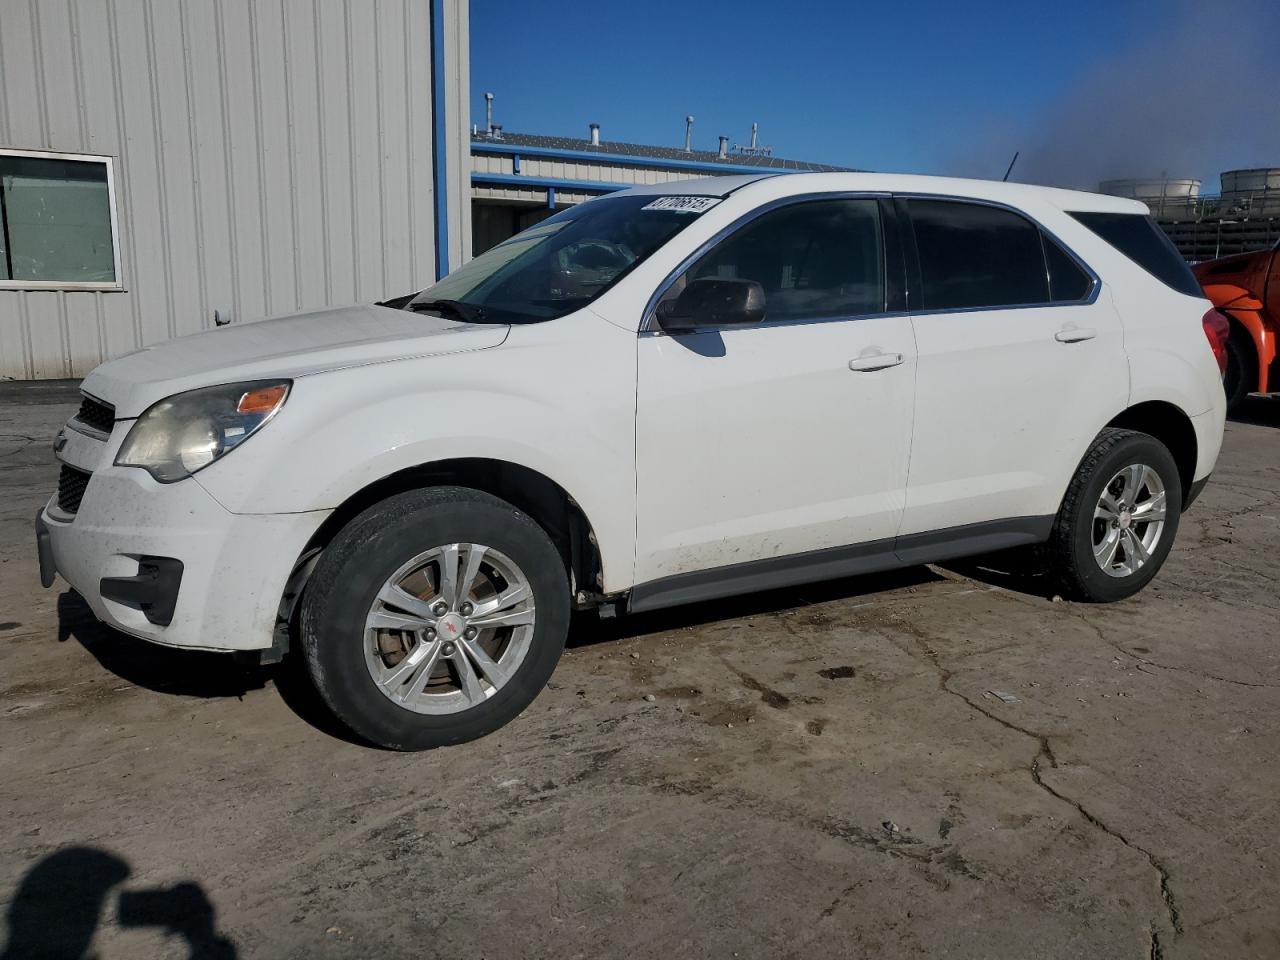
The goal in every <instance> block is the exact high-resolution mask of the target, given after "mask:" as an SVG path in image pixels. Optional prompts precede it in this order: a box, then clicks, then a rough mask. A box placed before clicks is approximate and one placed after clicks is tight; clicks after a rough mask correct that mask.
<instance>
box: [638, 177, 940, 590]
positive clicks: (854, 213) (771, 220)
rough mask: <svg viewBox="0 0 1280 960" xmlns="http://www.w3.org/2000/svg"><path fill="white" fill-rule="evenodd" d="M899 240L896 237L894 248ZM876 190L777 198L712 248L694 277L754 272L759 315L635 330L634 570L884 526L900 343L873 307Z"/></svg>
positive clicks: (878, 294) (682, 568)
mask: <svg viewBox="0 0 1280 960" xmlns="http://www.w3.org/2000/svg"><path fill="white" fill-rule="evenodd" d="M895 254H896V248H895ZM884 262H885V243H884V237H883V234H882V231H881V222H880V213H879V205H878V202H877V200H876V199H874V198H864V197H845V198H838V199H821V200H808V201H804V202H792V203H790V204H787V205H785V206H781V207H779V208H777V209H774V210H770V211H766V212H763V213H761V214H759V215H758V216H757V217H756V218H755V219H753V220H751V221H750V222H748V223H746V224H744V225H742V226H741V227H739V228H738V229H737V230H736V231H734V232H732V233H730V234H729V236H728V237H727V238H726V239H724V240H722V241H720V242H719V243H718V244H716V245H714V246H712V247H711V248H710V249H709V250H708V251H707V252H706V253H705V254H704V255H703V256H702V257H701V258H700V259H698V260H696V261H695V262H694V264H693V265H692V266H691V267H689V268H688V270H687V271H686V272H685V273H684V274H683V275H682V276H681V277H679V278H678V279H677V280H676V281H675V284H674V285H673V286H672V288H671V290H670V291H669V292H668V295H670V296H674V295H675V294H676V293H678V292H679V290H680V289H682V285H683V284H684V283H685V282H687V281H689V280H692V279H697V278H700V277H719V278H737V279H747V280H755V281H757V282H759V283H760V284H761V286H762V287H763V288H764V292H765V297H766V316H765V320H764V322H763V323H759V324H754V325H751V326H742V327H720V328H716V327H707V328H705V329H703V330H700V331H699V332H696V333H692V334H684V335H677V336H669V335H667V334H665V333H663V332H662V331H661V330H658V329H651V330H650V331H649V332H642V333H641V335H640V341H639V345H638V347H639V357H638V362H639V370H638V396H637V413H636V469H637V480H638V518H637V528H636V537H637V557H636V580H637V582H638V583H644V582H646V581H651V580H656V579H660V578H665V577H672V576H676V575H678V574H688V573H693V572H696V571H703V570H709V569H713V568H721V567H728V566H733V565H736V564H742V563H749V562H752V561H758V560H765V559H771V558H788V557H794V556H795V555H797V554H803V553H807V552H810V551H817V550H822V549H824V548H829V547H838V546H843V545H848V544H855V543H864V542H866V541H883V549H884V550H886V551H888V550H890V549H891V548H892V538H893V537H894V535H895V534H896V532H897V528H898V524H899V523H900V521H901V519H902V505H903V489H904V486H905V484H906V478H907V455H908V451H909V449H910V440H911V415H912V414H911V406H912V393H913V389H914V385H913V380H914V376H915V345H914V341H913V338H912V333H911V323H910V320H909V318H908V317H907V316H906V315H905V313H904V312H896V313H887V312H886V310H885V296H886V294H885V267H884Z"/></svg>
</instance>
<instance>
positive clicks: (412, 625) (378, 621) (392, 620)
mask: <svg viewBox="0 0 1280 960" xmlns="http://www.w3.org/2000/svg"><path fill="white" fill-rule="evenodd" d="M431 622H432V623H434V622H435V621H434V620H433V621H431ZM430 625H431V624H430V623H428V622H427V621H426V620H423V619H421V618H419V617H414V616H410V615H409V614H407V613H396V612H395V611H394V610H374V611H372V612H371V613H370V614H369V616H368V617H367V618H366V619H365V626H367V627H368V628H369V629H370V630H425V629H426V628H427V627H429V626H430Z"/></svg>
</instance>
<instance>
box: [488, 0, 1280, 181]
mask: <svg viewBox="0 0 1280 960" xmlns="http://www.w3.org/2000/svg"><path fill="white" fill-rule="evenodd" d="M1225 6H1235V7H1236V8H1237V10H1236V15H1235V16H1231V17H1226V16H1225V15H1224V14H1222V12H1221V11H1222V10H1223V8H1224V7H1225ZM1224 21H1225V22H1224ZM1242 23H1245V24H1248V23H1253V24H1255V25H1256V26H1257V31H1259V32H1260V34H1261V35H1268V34H1269V35H1270V36H1277V35H1280V3H1276V2H1271V0H1220V2H1219V3H1217V4H1214V3H1207V2H1204V3H1194V2H1192V0H1168V2H1153V0H1148V2H1124V0H1107V2H1104V0H1071V2H1069V3H1062V2H1054V3H1037V2H1034V0H1033V2H1025V0H1024V2H1021V3H1018V2H999V3H998V2H990V0H978V2H959V0H956V2H897V3H876V4H863V3H840V2H822V0H794V2H778V0H772V2H767V3H766V2H761V0H738V2H734V3H714V4H698V3H697V2H696V0H684V2H672V0H647V2H644V3H635V2H634V0H633V2H631V3H626V4H623V3H610V2H601V3H597V4H594V5H593V4H584V3H582V2H580V0H579V2H576V3H568V2H564V0H543V2H541V3H538V4H518V5H517V4H513V3H510V2H498V0H471V40H472V56H471V86H472V120H473V122H478V123H483V120H484V100H483V93H484V91H486V90H492V91H493V92H494V93H495V95H496V97H497V99H496V101H495V120H496V121H497V122H499V123H502V124H503V126H504V127H505V128H506V129H507V130H509V131H519V132H527V133H548V134H560V135H569V136H586V130H587V124H588V122H590V121H596V122H599V123H600V124H601V126H602V136H603V137H604V138H605V139H613V140H628V141H634V142H644V143H655V144H669V145H679V144H680V143H681V142H682V138H683V135H684V117H685V115H686V114H689V113H691V114H693V115H694V116H695V117H696V118H697V120H696V122H695V125H694V142H695V146H697V147H700V148H703V149H715V147H716V144H717V136H718V135H719V134H726V135H728V136H729V137H731V138H732V139H731V142H732V143H741V142H745V141H746V139H747V137H748V136H749V133H750V126H751V122H752V121H753V120H755V121H758V122H759V124H760V131H761V142H762V143H763V144H765V145H768V146H772V147H773V148H774V152H775V153H776V154H778V155H780V156H787V157H796V158H801V159H807V160H815V161H822V162H827V163H835V164H840V165H844V166H854V167H864V168H868V169H874V170H895V171H909V172H919V173H963V174H967V175H978V176H994V177H999V176H1001V175H1002V174H1003V173H1004V166H1005V165H1006V164H1007V163H1008V160H1009V158H1010V156H1012V153H1013V150H1014V149H1022V150H1023V151H1024V158H1026V157H1031V158H1032V159H1031V160H1029V161H1027V162H1029V163H1030V169H1029V171H1028V173H1029V174H1030V175H1032V176H1035V175H1039V178H1040V179H1043V180H1057V181H1063V180H1072V179H1078V180H1083V181H1087V180H1088V179H1089V178H1091V177H1095V178H1096V177H1097V176H1112V175H1142V176H1146V175H1156V174H1159V173H1161V172H1163V170H1164V169H1165V168H1167V167H1168V166H1169V165H1170V164H1172V165H1174V166H1175V168H1176V169H1168V173H1169V174H1170V175H1178V176H1203V177H1205V178H1206V179H1208V178H1210V177H1213V176H1215V175H1216V173H1217V172H1218V170H1219V169H1221V168H1222V167H1223V166H1232V165H1234V166H1247V165H1253V164H1255V163H1257V164H1261V163H1266V164H1271V163H1276V164H1280V141H1278V140H1277V136H1276V135H1275V134H1273V133H1272V132H1270V131H1269V130H1268V131H1263V132H1262V133H1257V132H1256V131H1255V132H1254V133H1251V134H1249V137H1252V138H1253V139H1252V140H1249V137H1246V140H1248V142H1245V143H1241V142H1239V137H1238V136H1235V135H1231V136H1223V135H1222V134H1221V133H1220V132H1219V131H1213V132H1212V133H1213V135H1215V136H1220V137H1222V138H1223V139H1226V140H1227V141H1228V142H1227V143H1222V142H1220V140H1218V141H1214V142H1210V140H1209V138H1210V136H1211V132H1210V131H1207V130H1202V129H1199V128H1200V127H1202V126H1203V125H1204V123H1209V124H1215V123H1217V120H1216V115H1217V114H1218V113H1220V112H1221V111H1220V110H1219V109H1218V106H1217V101H1215V102H1212V103H1203V104H1201V108H1202V112H1203V113H1204V114H1205V118H1204V122H1203V123H1200V122H1196V123H1190V124H1188V123H1186V120H1187V116H1188V114H1187V111H1188V109H1191V110H1192V112H1193V113H1194V112H1195V109H1196V107H1195V104H1191V105H1190V107H1189V106H1188V101H1189V100H1195V99H1196V98H1197V96H1198V95H1199V94H1198V93H1197V90H1196V89H1195V88H1193V87H1191V85H1190V84H1191V81H1190V80H1189V79H1188V78H1191V77H1193V76H1195V75H1197V74H1199V79H1197V80H1196V81H1195V83H1196V84H1197V85H1199V86H1201V87H1203V86H1214V87H1215V88H1216V89H1217V92H1218V93H1222V92H1223V88H1222V84H1223V83H1225V84H1226V85H1227V87H1228V88H1231V87H1232V86H1233V85H1238V84H1241V83H1244V82H1245V80H1246V79H1247V78H1242V77H1240V76H1238V75H1237V76H1234V77H1224V78H1219V77H1217V76H1215V74H1214V70H1215V67H1214V61H1213V59H1212V58H1208V59H1209V62H1208V63H1205V62H1203V61H1201V62H1199V63H1197V64H1196V65H1195V67H1194V69H1188V66H1189V65H1188V64H1186V63H1176V62H1170V59H1171V58H1166V57H1164V56H1163V55H1161V54H1160V53H1159V52H1158V51H1160V50H1165V49H1168V50H1180V51H1187V54H1186V55H1187V56H1195V57H1197V59H1199V54H1197V53H1196V52H1195V51H1196V49H1197V44H1200V45H1201V46H1200V48H1199V49H1203V46H1202V45H1203V43H1204V41H1205V37H1206V36H1210V35H1213V34H1216V35H1218V36H1219V38H1221V37H1223V36H1224V35H1226V34H1228V33H1230V34H1233V35H1235V36H1236V37H1239V36H1240V34H1241V30H1240V25H1241V24H1242ZM1215 27H1216V29H1215ZM1271 31H1274V32H1271ZM1245 33H1246V34H1248V33H1249V31H1245ZM1245 45H1246V46H1249V48H1250V53H1248V54H1247V55H1246V58H1245V59H1246V65H1245V68H1242V69H1244V70H1245V73H1246V74H1247V73H1248V68H1252V67H1256V66H1258V64H1254V63H1253V62H1252V61H1251V60H1250V59H1249V58H1251V57H1253V56H1254V54H1255V53H1256V55H1257V58H1258V62H1259V63H1261V62H1262V58H1264V57H1268V55H1267V54H1266V53H1265V44H1262V43H1261V42H1260V41H1259V42H1258V43H1256V44H1252V45H1251V42H1250V41H1249V40H1248V37H1247V36H1246V40H1245ZM1211 46H1213V47H1214V49H1219V50H1220V46H1218V45H1217V44H1211ZM1172 59H1177V58H1172ZM1217 63H1218V64H1221V59H1220V58H1219V59H1218V60H1217ZM1233 72H1234V73H1238V72H1239V71H1233ZM1266 74H1267V76H1269V77H1270V80H1269V81H1268V80H1267V79H1266V77H1255V78H1253V79H1254V80H1255V81H1256V82H1260V83H1263V84H1265V85H1266V86H1268V87H1271V88H1274V87H1275V85H1276V79H1275V78H1276V76H1277V73H1276V71H1275V69H1274V68H1272V69H1268V70H1267V71H1266ZM1130 90H1134V91H1138V92H1134V93H1133V94H1132V96H1131V97H1130V99H1131V101H1132V102H1128V103H1126V102H1125V99H1126V96H1128V91H1130ZM1166 92H1167V93H1166ZM1267 96H1268V99H1269V101H1271V102H1273V103H1274V102H1275V101H1277V99H1280V98H1277V97H1276V95H1275V94H1274V92H1272V93H1269V94H1268V95H1267ZM1156 101H1159V102H1156ZM1153 103H1154V106H1155V107H1156V108H1157V109H1156V111H1155V112H1156V115H1157V116H1159V117H1160V118H1161V122H1162V123H1164V125H1165V126H1171V127H1173V128H1176V132H1169V133H1168V136H1167V137H1164V138H1161V137H1156V138H1155V142H1154V143H1153V142H1151V138H1150V137H1149V136H1147V135H1146V134H1145V133H1143V132H1142V131H1141V130H1140V129H1139V128H1141V127H1142V126H1144V125H1145V122H1146V117H1147V115H1148V111H1149V108H1151V107H1152V105H1153ZM1160 108H1162V109H1163V112H1162V110H1161V109H1160ZM1264 109H1266V110H1268V111H1273V110H1274V106H1271V107H1265V108H1264ZM1095 112H1099V113H1103V114H1106V115H1108V116H1110V117H1111V118H1112V120H1113V123H1112V124H1110V125H1108V124H1107V122H1106V121H1105V120H1103V121H1101V123H1100V125H1101V126H1102V127H1103V128H1106V129H1104V130H1103V133H1102V135H1101V136H1102V137H1112V138H1113V139H1114V140H1115V141H1116V142H1115V143H1107V144H1101V145H1099V147H1098V149H1097V150H1096V151H1093V153H1096V155H1094V156H1089V157H1086V158H1084V159H1083V160H1081V161H1077V159H1076V157H1075V154H1076V149H1075V146H1074V145H1073V144H1072V145H1064V144H1062V143H1058V142H1055V136H1057V135H1058V134H1059V133H1060V131H1062V130H1064V129H1070V130H1072V131H1073V133H1074V134H1076V135H1077V136H1079V135H1086V136H1088V138H1089V139H1090V140H1092V139H1094V136H1095V126H1096V125H1097V124H1095V121H1094V119H1093V115H1094V114H1095ZM1268 117H1269V118H1270V119H1274V120H1280V115H1277V114H1275V113H1274V112H1268ZM1257 120H1258V118H1256V117H1255V119H1254V125H1256V122H1257ZM1268 122H1270V120H1268ZM1275 126H1276V127H1280V123H1278V124H1275ZM1184 127H1185V129H1184ZM1234 129H1235V128H1232V129H1231V130H1228V131H1227V133H1228V134H1231V133H1233V130H1234ZM1250 129H1252V127H1250ZM1231 141H1235V142H1234V145H1233V143H1232V142H1231ZM1233 149H1234V150H1235V152H1236V153H1242V152H1243V154H1245V155H1241V156H1240V157H1239V159H1235V158H1234V155H1233V152H1232V151H1233ZM1273 150H1274V151H1275V152H1276V153H1277V155H1276V156H1271V155H1270V154H1271V152H1272V151H1273ZM1254 154H1257V156H1254ZM1023 162H1024V161H1023V160H1020V161H1019V163H1020V165H1021V164H1022V163H1023ZM1116 166H1119V167H1121V168H1123V169H1112V168H1113V167H1116ZM1130 167H1142V168H1144V169H1129V168H1130ZM1188 167H1189V168H1193V169H1183V168H1188ZM1145 168H1152V169H1145ZM1015 178H1016V176H1015ZM1208 186H1209V185H1208V184H1206V189H1208Z"/></svg>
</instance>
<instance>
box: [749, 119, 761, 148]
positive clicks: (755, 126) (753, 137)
mask: <svg viewBox="0 0 1280 960" xmlns="http://www.w3.org/2000/svg"><path fill="white" fill-rule="evenodd" d="M759 126H760V124H758V123H755V122H754V121H753V122H752V124H751V149H752V150H754V149H755V148H756V146H757V144H756V133H757V131H758V129H759Z"/></svg>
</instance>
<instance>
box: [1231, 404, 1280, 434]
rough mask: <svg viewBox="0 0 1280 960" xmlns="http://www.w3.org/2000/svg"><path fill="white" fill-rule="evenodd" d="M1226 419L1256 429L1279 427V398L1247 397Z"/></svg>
mask: <svg viewBox="0 0 1280 960" xmlns="http://www.w3.org/2000/svg"><path fill="white" fill-rule="evenodd" d="M1227 419H1229V420H1232V421H1234V422H1236V423H1251V424H1253V425H1254V426H1258V427H1280V397H1247V398H1246V399H1245V401H1244V403H1242V404H1240V408H1239V409H1238V410H1235V411H1233V412H1232V414H1231V416H1230V417H1228V418H1227Z"/></svg>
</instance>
